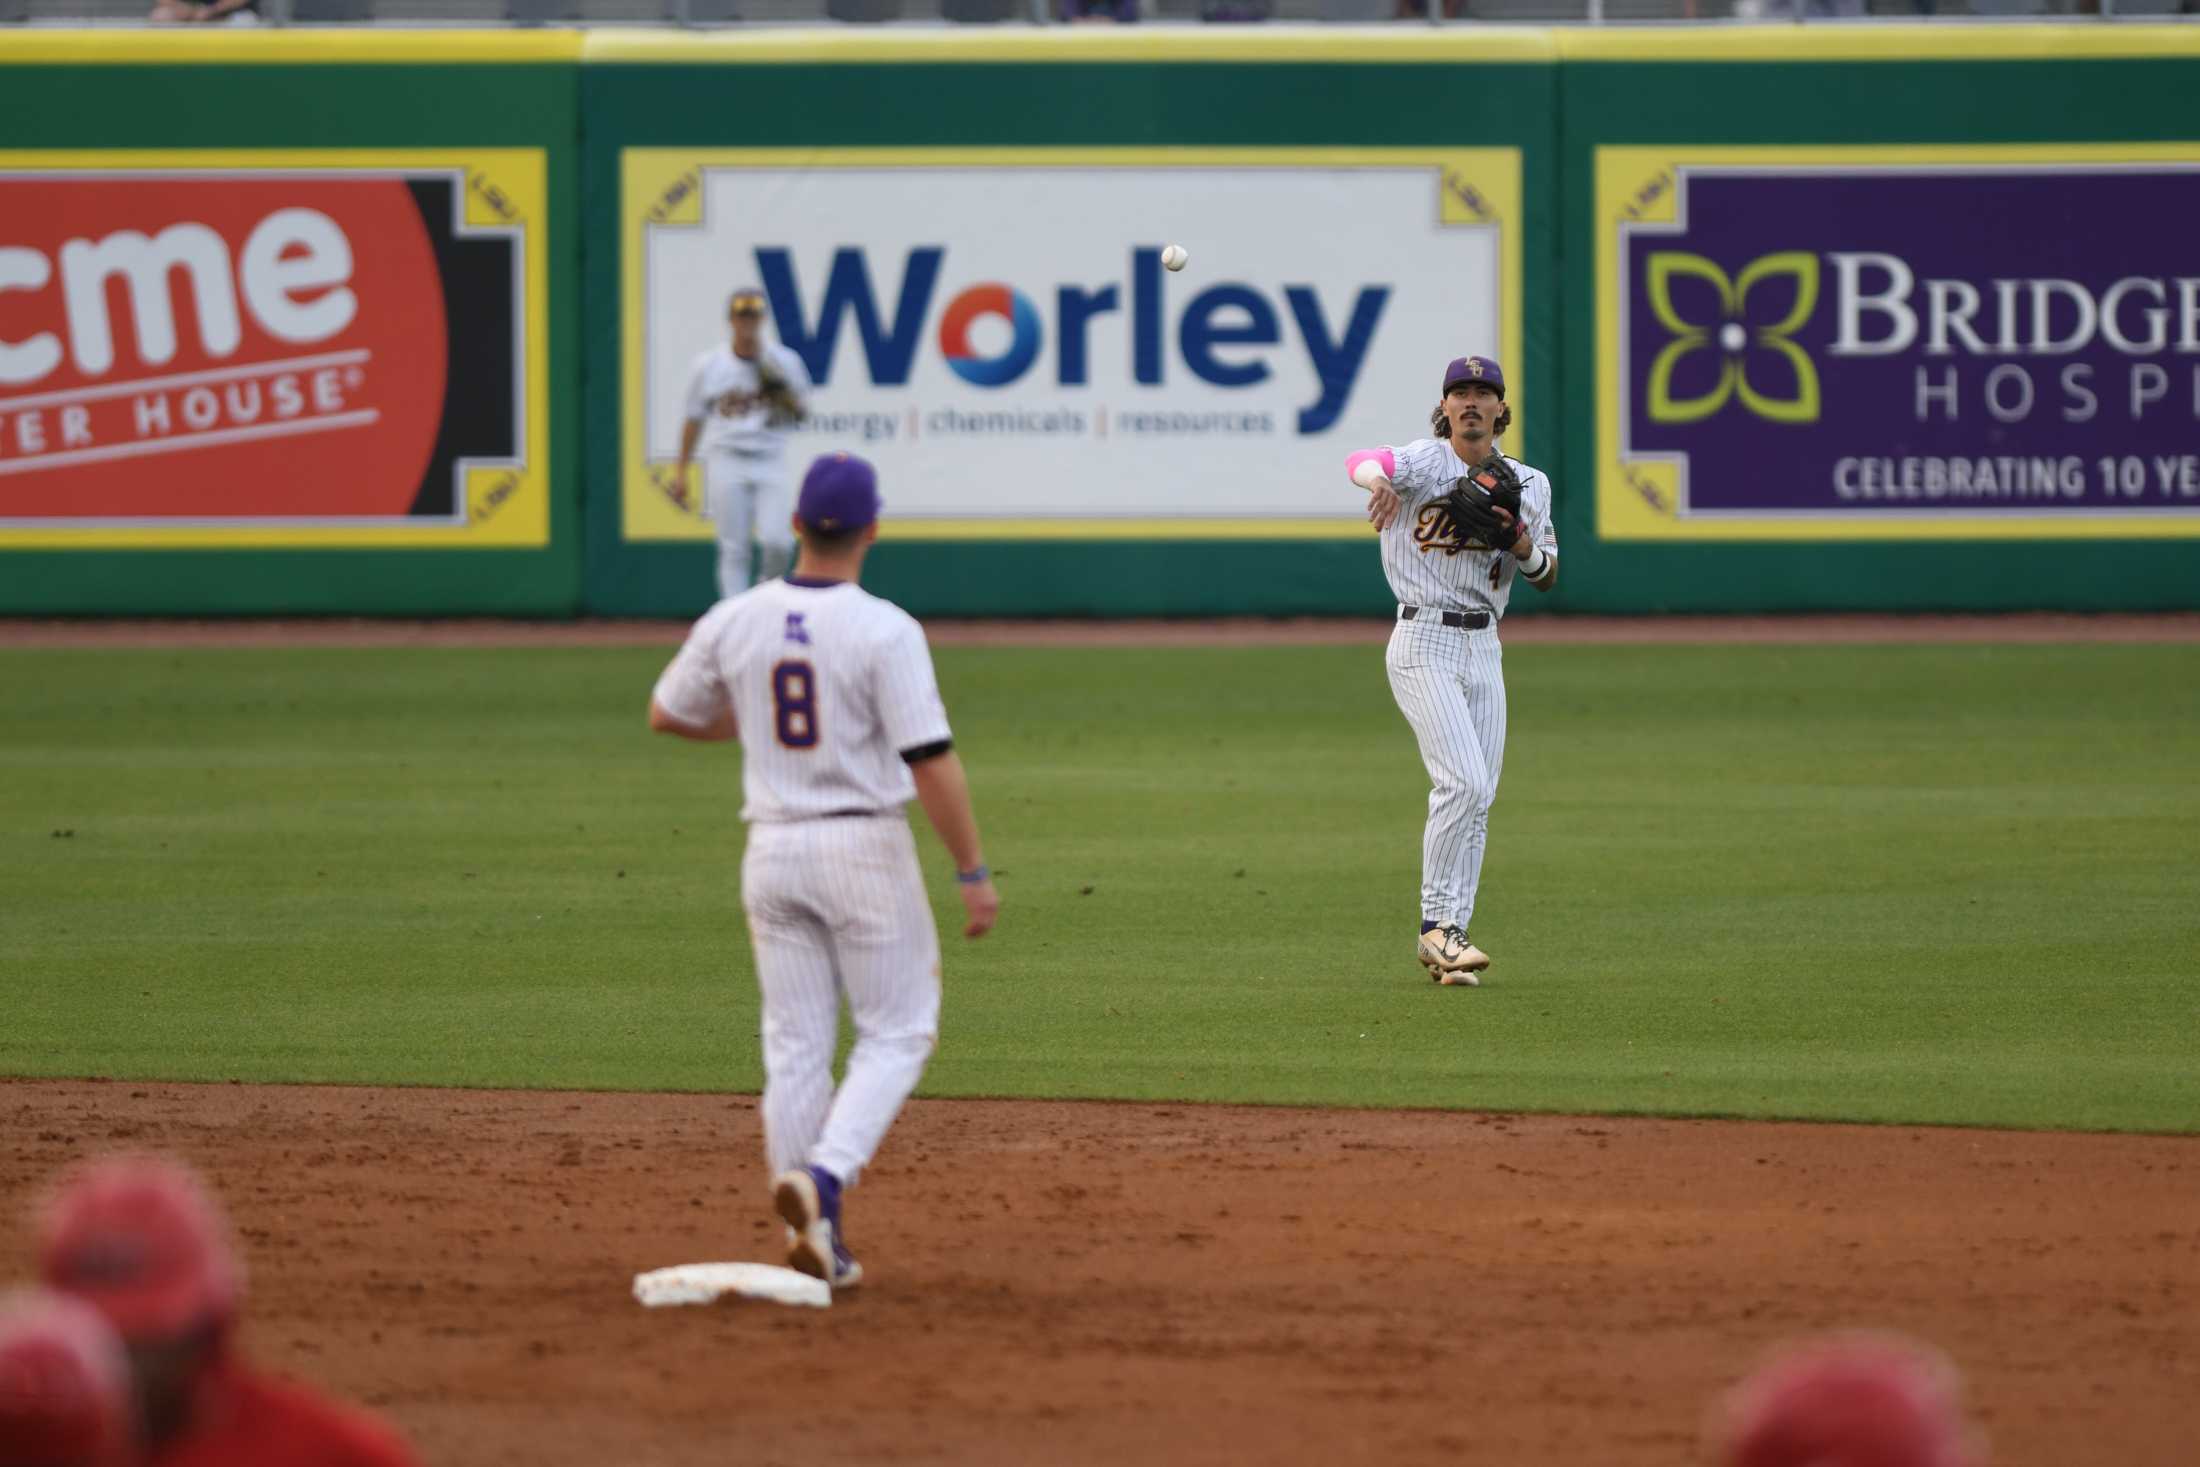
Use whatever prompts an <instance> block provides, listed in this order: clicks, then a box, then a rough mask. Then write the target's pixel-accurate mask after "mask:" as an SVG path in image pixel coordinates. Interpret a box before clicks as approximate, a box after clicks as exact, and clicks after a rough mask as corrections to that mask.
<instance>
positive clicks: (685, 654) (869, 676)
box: [656, 577, 950, 822]
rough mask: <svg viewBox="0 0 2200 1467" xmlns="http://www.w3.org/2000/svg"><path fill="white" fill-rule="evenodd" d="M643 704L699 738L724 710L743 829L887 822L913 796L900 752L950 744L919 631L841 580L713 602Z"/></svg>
mask: <svg viewBox="0 0 2200 1467" xmlns="http://www.w3.org/2000/svg"><path fill="white" fill-rule="evenodd" d="M656 698H657V702H658V705H659V706H660V707H662V708H663V709H664V710H665V711H666V712H667V713H669V714H671V715H672V716H673V717H675V718H677V719H679V720H680V721H681V722H683V723H686V724H690V725H692V726H695V727H698V728H700V727H705V726H708V725H709V724H710V723H711V721H712V720H713V719H714V718H715V717H716V716H717V715H718V714H719V713H720V712H721V711H723V710H724V709H727V708H731V709H732V710H733V713H734V718H735V721H736V722H737V723H738V725H739V727H740V738H741V752H742V759H741V792H742V797H743V803H742V807H741V818H742V819H743V820H747V821H751V822H756V821H763V822H772V821H787V820H808V819H815V818H817V817H819V816H826V815H846V814H856V813H865V814H871V813H878V814H884V813H888V812H893V811H898V810H899V809H900V807H901V806H903V805H905V804H907V803H908V802H909V801H910V800H912V799H914V798H916V782H915V781H914V780H913V779H912V778H911V777H910V774H909V766H908V765H907V764H906V763H905V762H904V761H903V759H902V753H903V752H904V751H905V750H910V749H921V748H925V747H927V746H929V745H934V744H939V743H943V742H945V741H946V740H947V739H948V738H949V737H950V734H949V731H948V726H947V707H946V705H945V704H944V703H943V702H942V701H941V699H940V689H939V681H938V678H937V677H936V676H935V674H934V673H933V670H932V652H931V648H930V647H929V646H927V645H926V643H925V639H924V629H923V628H922V627H920V626H919V625H918V624H917V620H916V618H915V617H913V616H911V615H910V614H909V613H908V612H906V611H903V610H902V609H901V608H900V607H898V606H896V605H894V604H893V603H892V602H890V601H885V600H881V599H880V598H879V597H876V596H873V595H872V594H871V593H870V592H868V591H866V590H864V589H863V588H862V587H860V586H858V585H856V584H855V583H854V582H852V581H825V582H818V581H809V580H805V579H802V578H799V577H789V578H787V579H785V580H777V581H766V582H764V583H762V584H761V585H758V586H756V587H754V588H753V589H751V590H748V591H744V592H742V593H741V594H740V595H738V596H735V597H732V598H731V599H729V600H725V601H721V602H719V603H718V604H717V605H716V606H714V607H712V608H711V609H710V610H709V611H708V612H706V613H705V614H704V616H703V619H702V620H701V621H698V622H697V623H696V624H695V628H694V630H693V631H691V632H689V633H688V639H687V642H686V644H685V645H683V646H682V647H681V648H680V654H679V656H677V657H675V658H674V659H673V661H672V665H671V666H669V667H667V668H666V669H665V672H664V676H663V677H661V678H659V679H658V681H657V690H656Z"/></svg>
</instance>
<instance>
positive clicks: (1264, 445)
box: [0, 26, 2200, 616]
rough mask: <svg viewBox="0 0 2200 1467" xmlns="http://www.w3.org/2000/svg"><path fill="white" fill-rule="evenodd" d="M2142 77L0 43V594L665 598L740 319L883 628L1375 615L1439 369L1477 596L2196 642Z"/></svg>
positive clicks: (1674, 66)
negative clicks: (807, 408) (1531, 508)
mask: <svg viewBox="0 0 2200 1467" xmlns="http://www.w3.org/2000/svg"><path fill="white" fill-rule="evenodd" d="M2050 78H2052V82H2053V85H2052V88H2051V92H2052V95H2055V96H2056V97H2057V98H2058V103H2057V105H2056V106H2054V107H2051V108H2050V107H2042V106H2041V105H2040V104H2039V98H2040V97H2041V96H2042V95H2048V94H2050V93H2049V90H2046V89H2048V85H2049V80H2050ZM2195 83H2200V35H2195V34H2194V33H2192V32H2190V31H2187V30H2184V29H2180V28H2174V27H2132V26H2114V27H2104V26H2090V27H2077V26H2070V27H2063V26H2052V27H2050V26H2024V27H2000V26H1961V27H1917V26H1910V27H1876V26H1874V27H1830V26H1828V27H1816V26H1814V27H1767V28H1764V29H1762V30H1756V29H1741V28H1718V29H1709V30H1702V31H1674V32H1667V31H1637V30H1627V31H1609V32H1607V31H1591V30H1549V31H1545V30H1515V29H1509V28H1508V29H1488V28H1471V29H1470V28H1457V29H1449V28H1447V29H1438V30H1434V31H1431V30H1424V29H1416V28H1410V27H1405V28H1385V29H1381V30H1362V29H1314V28H1297V27H1261V28H1246V29H1242V30H1235V31H1226V30H1223V29H1221V28H1209V29H1205V30H1175V29H1141V30H1123V31H1113V32H1104V33H1097V34H1096V33H1094V32H1092V31H1088V30H1085V29H1082V28H1078V29H1069V28H1062V29H1043V30H1042V29H1024V28H1002V29H985V30H979V29H967V30H964V29H941V30H910V31H902V30H893V31H887V30H865V29H861V28H853V27H851V28H841V29H835V30H829V31H800V32H784V31H780V32H773V31H763V32H755V33H750V32H743V31H721V32H711V33H706V34H684V33H677V32H655V31H651V32H642V31H624V32H622V31H592V32H588V33H586V34H585V35H583V34H582V33H577V32H558V31H507V32H481V33H475V32H432V33H407V32H399V31H388V30H375V31H367V32H362V33H356V34H354V33H342V34H329V33H320V32H302V31H275V32H262V33H258V34H250V35H234V36H232V35H207V34H203V33H177V34H169V33H128V32H98V33H88V32H87V33H72V32H58V31H25V32H19V33H15V34H0V236H4V237H0V612H15V613H22V612H48V613H65V612H105V613H143V612H154V613H185V612H199V613H215V614H220V613H241V612H257V611H293V612H362V613H368V614H410V613H421V614H426V613H505V614H533V615H551V616H556V615H569V614H573V613H575V612H578V611H586V612H593V613H603V614H636V613H641V614H684V613H690V612H693V611H695V610H697V609H699V608H700V606H702V605H703V604H704V603H705V602H706V601H707V600H708V598H709V596H710V594H711V588H710V579H711V560H712V556H711V549H710V527H709V526H708V524H707V523H705V522H704V521H703V520H702V519H701V518H700V517H699V515H698V514H697V512H696V509H695V507H694V506H695V503H696V500H697V497H698V496H696V495H695V494H694V493H693V492H692V490H693V488H694V487H695V486H675V485H674V484H673V483H672V476H671V466H672V461H673V459H674V457H675V455H676V451H677V444H678V433H679V422H680V400H681V395H682V394H681V389H682V387H683V385H684V377H685V371H686V364H687V363H688V362H689V361H690V360H691V359H692V357H693V356H694V354H695V353H696V352H697V351H698V350H700V349H701V348H703V347H706V346H708V345H710V344H712V343H713V342H714V341H715V340H716V339H718V335H719V331H720V312H721V310H722V305H723V300H724V295H725V292H726V290H727V289H728V288H730V287H731V286H732V285H734V284H736V283H746V284H756V285H759V286H761V287H762V288H763V289H765V291H766V292H767V294H768V295H769V296H770V297H771V299H772V305H773V313H774V318H775V323H776V325H777V327H778V329H779V332H780V334H781V336H782V338H783V339H784V340H786V341H787V342H788V344H789V345H790V346H792V347H794V348H795V349H796V351H797V352H798V353H799V354H800V355H802V356H803V358H804V360H805V363H806V364H807V365H808V367H809V369H810V371H811V374H812V375H813V377H815V378H816V379H817V381H818V387H817V391H816V395H815V401H814V407H815V416H814V418H813V423H812V425H811V427H810V429H809V430H808V431H807V432H805V433H804V434H803V435H802V436H801V438H800V440H799V442H798V447H797V453H798V455H799V456H801V457H803V458H806V457H807V456H808V455H809V454H810V453H811V452H813V451H816V450H818V449H822V448H823V447H826V446H828V445H830V446H836V447H837V446H848V447H854V448H856V449H858V450H859V451H862V452H865V453H867V454H869V455H871V456H873V457H875V458H876V459H878V461H879V462H880V464H881V466H882V469H883V470H884V472H885V475H886V481H887V485H888V497H889V504H890V512H891V520H890V536H889V538H888V540H887V541H886V542H885V543H883V544H882V545H881V546H880V547H879V550H878V551H877V555H876V560H875V562H874V567H875V570H874V577H873V579H874V583H875V585H876V586H877V588H878V589H880V590H881V591H882V592H883V593H885V594H887V595H890V596H893V597H895V598H896V599H898V600H902V601H904V602H905V603H906V604H908V605H910V606H911V607H913V608H915V609H917V610H919V611H920V612H923V613H926V614H997V615H1033V614H1036V615H1140V614H1144V615H1151V614H1177V615H1183V614H1213V613H1251V614H1260V613H1269V614H1319V613H1345V614H1349V613H1359V612H1366V613H1380V612H1381V611H1382V610H1383V609H1384V607H1385V606H1386V605H1387V601H1388V596H1387V592H1386V590H1385V588H1384V586H1383V584H1382V579H1381V575H1380V572H1379V569H1378V567H1377V565H1376V561H1375V557H1374V555H1373V553H1372V547H1371V546H1370V545H1369V544H1368V535H1367V531H1366V529H1365V526H1364V523H1363V522H1362V521H1361V520H1360V518H1359V516H1358V515H1357V513H1356V512H1355V510H1354V501H1355V500H1356V499H1357V495H1356V494H1355V493H1354V492H1353V491H1352V490H1351V489H1350V488H1349V486H1347V485H1345V484H1343V482H1342V478H1341V472H1340V465H1341V461H1342V458H1343V456H1344V453H1345V451H1346V450H1347V449H1349V448H1351V447H1357V446H1362V445H1364V444H1366V443H1369V442H1377V441H1384V440H1389V441H1403V440H1405V439H1407V438H1409V437H1412V436H1415V435H1416V434H1417V433H1419V432H1421V431H1424V430H1425V416H1424V415H1425V413H1426V411H1427V408H1428V406H1429V405H1430V404H1431V403H1432V401H1433V398H1434V396H1435V389H1436V385H1437V384H1436V381H1435V377H1436V375H1437V373H1438V372H1439V369H1440V368H1441V365H1442V363H1443V362H1444V361H1445V360H1446V359H1448V358H1449V357H1451V356H1454V355H1459V354H1463V353H1469V352H1481V353H1493V354H1497V355H1499V356H1501V357H1502V359H1503V360H1504V362H1505V364H1506V368H1507V372H1508V376H1509V379H1510V382H1511V385H1512V393H1511V396H1512V401H1513V403H1514V405H1515V408H1516V410H1517V413H1518V418H1519V422H1518V426H1517V427H1516V429H1515V430H1514V432H1513V434H1512V435H1511V437H1510V438H1509V440H1508V447H1510V448H1511V449H1512V450H1513V451H1514V452H1515V453H1517V454H1519V455H1521V456H1522V457H1525V458H1527V459H1528V460H1530V461H1531V462H1535V463H1537V464H1539V465H1542V466H1543V467H1545V468H1546V469H1547V470H1548V471H1549V472H1550V473H1551V474H1552V477H1553V479H1554V480H1555V482H1556V483H1557V485H1558V516H1559V532H1560V537H1561V541H1562V544H1563V547H1564V562H1565V566H1566V571H1565V574H1564V576H1563V577H1562V586H1561V588H1560V590H1559V591H1558V593H1557V594H1556V595H1554V596H1552V597H1549V598H1542V597H1536V596H1532V595H1526V596H1524V598H1523V599H1524V601H1525V602H1526V603H1528V606H1524V607H1523V608H1522V609H1530V608H1531V607H1532V609H1537V610H1543V609H1558V610H1580V611H1598V612H1628V611H1657V610H1687V611H1762V610H1787V609H1794V610H1808V609H1825V608H1856V609H1978V610H1983V609H1995V608H2034V607H2048V608H2059V609H2086V608H2103V609H2107V608H2115V609H2139V608H2156V607H2193V606H2200V549H2196V546H2195V539H2194V537H2195V536H2196V535H2200V269H2196V268H2194V267H2193V266H2191V265H2189V264H2186V263H2184V262H2183V261H2182V258H2181V256H2180V255H2179V253H2178V252H2179V251H2180V250H2182V249H2183V243H2182V242H2183V241H2184V240H2186V239H2189V238H2190V237H2191V236H2192V234H2193V232H2194V228H2195V226H2196V225H2200V140H2196V139H2200V130H2196V129H2194V128H2193V127H2192V126H2191V125H2190V123H2189V116H2190V110H2189V107H2185V106H2181V105H2180V100H2179V99H2180V98H2181V97H2182V96H2186V95H2189V94H2190V92H2191V90H2192V89H2193V87H2194V85H2195ZM118 239H119V240H121V241H122V242H121V243H117V241H118ZM71 241H75V242H76V243H75V245H74V247H73V248H72V245H71ZM133 241H134V242H133ZM1167 243H1181V244H1184V245H1186V246H1188V247H1189V248H1190V250H1191V252H1192V264H1191V266H1190V267H1189V268H1188V269H1187V270H1186V271H1184V272H1183V273H1182V274H1169V273H1167V272H1164V271H1163V270H1162V269H1161V268H1160V265H1159V262H1158V252H1159V249H1160V247H1161V246H1162V245H1164V244H1167ZM163 272H165V279H166V280H167V282H168V284H169V287H170V288H169V290H168V292H167V295H166V300H165V306H164V305H163V301H162V295H161V292H160V291H159V289H158V287H157V285H156V284H155V282H157V281H159V280H161V279H162V278H163ZM683 489H684V490H685V491H687V492H683Z"/></svg>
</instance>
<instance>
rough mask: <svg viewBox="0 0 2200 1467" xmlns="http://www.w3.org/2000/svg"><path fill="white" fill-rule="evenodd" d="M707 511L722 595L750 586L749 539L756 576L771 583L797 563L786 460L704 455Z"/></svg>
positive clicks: (719, 590) (792, 489) (792, 485)
mask: <svg viewBox="0 0 2200 1467" xmlns="http://www.w3.org/2000/svg"><path fill="white" fill-rule="evenodd" d="M703 508H704V511H705V512H706V513H707V514H708V515H709V517H710V520H711V523H712V524H714V525H715V526H717V529H718V595H719V597H720V599H721V600H722V599H724V598H725V597H728V596H738V595H740V594H741V593H742V592H743V591H746V590H747V589H748V588H749V541H751V540H754V541H755V542H756V548H757V551H758V555H757V576H756V578H757V579H758V580H760V581H768V580H770V579H772V577H774V576H778V575H784V574H785V573H786V571H787V568H788V567H789V566H791V565H793V564H794V525H793V523H792V521H793V519H794V484H793V481H792V480H791V479H790V478H789V477H788V472H787V461H786V460H785V459H784V458H761V457H759V458H744V457H742V456H741V455H740V454H736V453H723V452H719V453H706V454H704V455H703Z"/></svg>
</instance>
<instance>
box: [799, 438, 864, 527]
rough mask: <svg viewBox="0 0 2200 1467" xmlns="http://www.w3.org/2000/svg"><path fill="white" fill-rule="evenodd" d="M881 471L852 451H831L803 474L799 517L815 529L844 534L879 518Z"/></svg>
mask: <svg viewBox="0 0 2200 1467" xmlns="http://www.w3.org/2000/svg"><path fill="white" fill-rule="evenodd" d="M878 511H879V497H878V470H876V469H874V468H872V467H871V466H870V465H869V464H868V463H866V462H864V461H863V460H862V459H860V458H857V457H856V456H855V455H854V454H852V453H828V454H826V455H825V456H824V457H822V458H820V459H818V461H817V462H816V463H813V464H811V465H810V471H809V472H808V473H806V474H804V475H803V476H802V497H801V498H800V499H798V500H797V501H796V502H795V507H794V515H795V518H796V519H798V520H800V521H802V523H803V524H805V525H808V526H809V527H810V528H811V529H813V530H823V531H824V532H826V533H827V534H829V535H843V534H846V533H847V532H848V531H850V530H860V529H862V528H863V527H864V526H865V525H867V524H869V523H871V521H873V520H875V519H877V518H878Z"/></svg>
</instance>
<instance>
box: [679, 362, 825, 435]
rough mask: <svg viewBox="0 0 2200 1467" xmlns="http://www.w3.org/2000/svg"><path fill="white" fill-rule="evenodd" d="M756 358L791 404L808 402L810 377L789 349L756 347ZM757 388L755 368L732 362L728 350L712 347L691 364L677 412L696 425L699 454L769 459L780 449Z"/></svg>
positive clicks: (757, 379) (759, 380)
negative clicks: (779, 380) (781, 383)
mask: <svg viewBox="0 0 2200 1467" xmlns="http://www.w3.org/2000/svg"><path fill="white" fill-rule="evenodd" d="M757 353H758V355H759V356H762V357H768V358H770V359H771V365H772V370H774V371H776V372H777V373H778V374H779V375H780V376H782V377H784V378H786V379H787V383H788V385H789V386H791V387H793V388H794V396H795V401H797V402H800V403H807V402H808V401H809V397H810V374H809V371H808V369H807V368H805V367H804V366H803V365H802V358H801V357H799V356H797V355H795V352H794V349H793V348H792V347H789V346H785V345H782V344H781V343H779V342H776V341H766V342H761V343H759V344H758V346H757ZM761 383H762V378H761V377H760V376H759V375H758V373H757V370H756V363H755V362H752V361H748V360H745V359H743V358H741V357H737V356H735V355H734V354H733V348H732V347H730V346H714V347H712V348H711V349H710V350H709V351H706V352H704V353H703V354H702V355H701V356H698V357H697V358H696V359H695V366H694V368H693V370H692V371H691V372H690V373H689V376H688V390H687V402H686V405H685V407H684V408H683V412H684V414H685V416H686V417H688V418H689V419H690V420H692V421H700V422H701V423H702V425H703V437H702V443H701V447H702V448H703V449H704V451H705V452H708V453H739V454H744V455H747V456H749V457H752V458H770V457H776V456H777V455H778V454H780V453H781V452H783V451H784V450H785V449H786V446H787V435H786V433H785V432H783V431H782V430H781V429H779V428H775V427H773V426H772V423H771V415H770V413H769V412H767V411H766V410H765V409H764V408H763V407H762V406H761V405H760V404H759V403H758V401H757V396H756V390H757V388H758V386H760V385H761Z"/></svg>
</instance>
